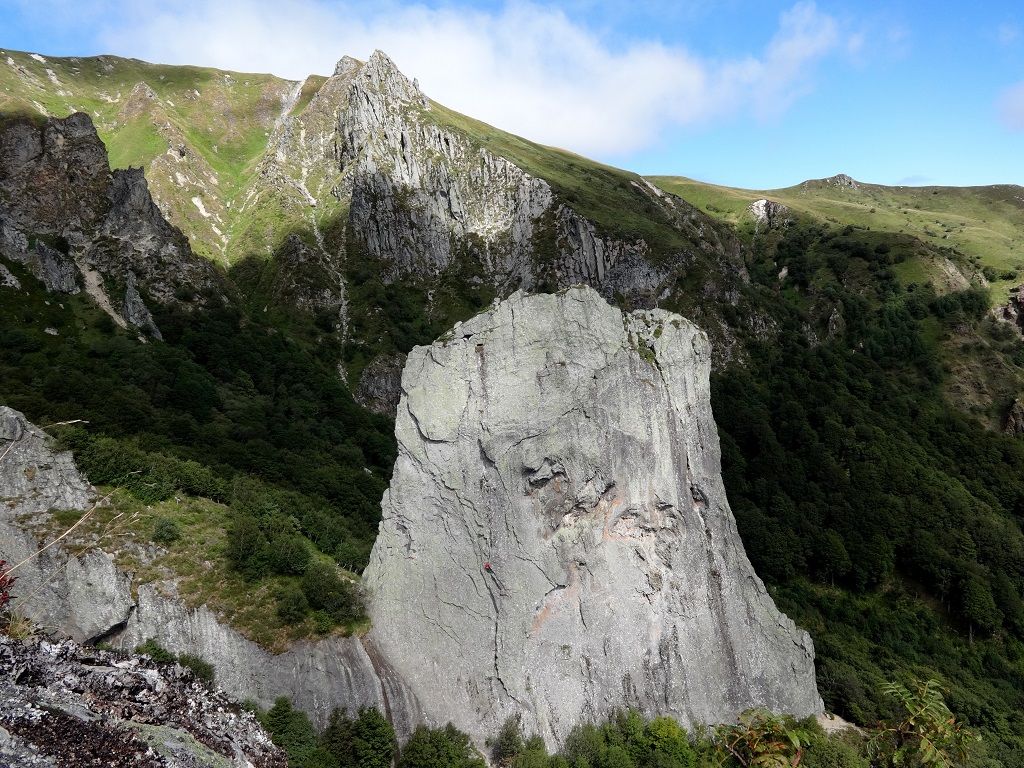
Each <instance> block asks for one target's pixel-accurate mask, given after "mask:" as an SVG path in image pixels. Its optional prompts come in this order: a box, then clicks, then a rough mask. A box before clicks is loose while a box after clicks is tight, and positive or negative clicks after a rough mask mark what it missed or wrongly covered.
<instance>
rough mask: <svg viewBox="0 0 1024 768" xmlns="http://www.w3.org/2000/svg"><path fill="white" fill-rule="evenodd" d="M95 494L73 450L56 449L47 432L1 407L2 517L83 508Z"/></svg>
mask: <svg viewBox="0 0 1024 768" xmlns="http://www.w3.org/2000/svg"><path fill="white" fill-rule="evenodd" d="M94 496H95V489H93V488H92V487H91V486H90V485H89V483H88V482H87V481H86V480H85V478H84V477H82V475H81V474H80V473H79V472H78V469H77V468H76V467H75V462H74V460H73V459H72V458H71V453H70V452H68V451H54V450H53V448H52V447H51V446H50V438H49V436H48V435H47V434H46V433H45V432H43V431H42V430H40V429H38V428H37V427H35V426H33V425H32V424H30V423H29V422H28V420H27V419H26V418H25V416H24V415H23V414H21V413H19V412H18V411H16V410H14V409H13V408H8V407H7V406H0V499H2V502H0V518H6V519H12V518H14V517H17V516H19V515H23V514H39V513H43V512H47V511H49V510H50V509H81V510H84V509H88V508H89V506H91V504H92V500H93V497H94ZM8 559H10V558H8Z"/></svg>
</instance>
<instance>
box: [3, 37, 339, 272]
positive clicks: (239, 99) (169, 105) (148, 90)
mask: <svg viewBox="0 0 1024 768" xmlns="http://www.w3.org/2000/svg"><path fill="white" fill-rule="evenodd" d="M316 82H318V81H317V80H311V81H310V82H308V83H307V84H306V86H307V87H306V88H305V89H303V87H302V85H303V84H301V83H294V82H290V81H287V80H282V79H281V78H278V77H274V76H272V75H259V74H239V73H235V72H226V71H222V70H215V69H207V68H202V67H189V66H164V65H158V64H149V63H146V62H143V61H138V60H136V59H123V58H119V57H116V56H95V57H82V58H77V57H76V58H50V57H43V56H39V55H38V54H28V53H21V52H17V51H2V52H0V112H6V113H19V112H20V113H30V114H31V113H36V114H42V115H53V116H58V117H64V116H66V115H68V114H70V113H72V112H86V113H88V114H89V115H90V116H91V117H92V118H93V122H94V123H95V125H96V128H97V131H98V132H99V134H100V138H102V139H103V141H104V143H105V144H106V145H107V147H108V148H109V152H110V163H111V167H113V168H127V167H129V166H133V167H138V166H142V167H144V168H146V169H147V171H149V170H150V168H151V166H152V165H153V163H155V162H163V163H165V164H166V167H165V169H164V172H162V173H153V172H148V173H147V177H148V179H149V181H150V188H151V191H152V192H153V196H154V198H155V199H156V201H157V203H158V204H159V205H160V207H161V209H162V210H163V211H164V213H165V215H168V216H169V218H170V220H171V222H172V223H173V224H175V225H177V226H179V227H180V228H181V229H182V230H183V231H184V232H185V233H186V234H187V235H188V236H189V239H190V240H191V242H192V247H193V250H195V251H196V253H199V254H201V255H203V256H206V257H207V258H212V259H214V260H217V261H221V262H222V263H223V261H224V259H226V258H228V257H229V249H228V248H227V247H226V246H227V243H228V241H229V240H230V230H231V227H232V225H233V219H234V216H233V212H232V210H231V208H232V206H233V205H237V203H238V202H239V199H238V198H239V195H240V194H242V192H243V191H244V190H245V189H246V188H247V186H248V185H249V183H250V182H251V180H252V174H253V173H254V172H255V170H256V163H257V161H258V160H259V159H260V158H261V157H262V155H263V153H264V151H265V149H266V146H267V141H268V138H269V136H270V133H271V131H272V130H273V127H274V124H275V121H277V120H278V119H279V118H280V117H281V116H282V115H283V114H287V113H288V112H290V111H294V110H300V109H302V108H303V107H304V106H305V105H307V104H308V103H309V99H310V98H311V94H310V91H311V90H312V88H313V87H314V86H315V84H316ZM319 82H322V79H321V80H319Z"/></svg>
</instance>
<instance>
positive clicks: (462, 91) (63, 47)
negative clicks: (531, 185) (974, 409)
mask: <svg viewBox="0 0 1024 768" xmlns="http://www.w3.org/2000/svg"><path fill="white" fill-rule="evenodd" d="M0 47H6V48H11V49H15V50H27V51H33V52H37V53H41V54H43V55H51V56H70V55H79V56H81V55H95V54H101V53H109V54H116V55H120V56H131V57H135V58H140V59H144V60H147V61H153V62H160V63H167V64H186V63H187V64H198V65H206V66H216V67H222V68H225V69H233V70H237V71H242V72H272V73H274V74H277V75H281V76H282V77H287V78H290V79H301V78H302V77H304V76H305V75H307V74H311V73H319V74H330V73H331V72H332V71H333V67H334V63H335V61H336V60H337V59H339V58H340V57H341V56H342V55H343V54H349V55H352V56H355V57H357V58H366V57H367V56H368V55H369V54H370V53H371V52H372V51H373V50H374V49H376V48H380V49H382V50H384V51H385V52H386V53H387V54H388V55H389V56H391V58H392V59H394V60H395V62H396V63H397V64H398V66H399V67H400V68H401V69H402V70H403V72H405V73H406V74H407V75H408V76H410V77H416V78H418V79H419V81H420V85H421V87H422V88H423V90H424V91H425V92H426V93H427V95H428V96H430V97H431V98H434V99H436V100H437V101H439V102H441V103H443V104H445V105H447V106H449V107H452V108H453V109H457V110H459V111H461V112H464V113H466V114H469V115H472V116H473V117H476V118H479V119H481V120H485V121H487V122H489V123H492V124H494V125H496V126H498V127H500V128H503V129H505V130H509V131H512V132H513V133H517V134H520V135H522V136H525V137H527V138H529V139H532V140H535V141H539V142H542V143H545V144H552V145H556V146H560V147H564V148H566V149H570V150H572V151H575V152H578V153H580V154H583V155H586V156H588V157H592V158H594V159H597V160H601V161H604V162H607V163H610V164H612V165H617V166H620V167H623V168H628V169H630V170H634V171H637V172H639V173H644V174H674V175H683V176H690V177H692V178H697V179H700V180H702V181H709V182H712V183H716V184H724V185H729V186H739V187H747V188H751V189H771V188H777V187H783V186H789V185H791V184H796V183H799V182H800V181H802V180H804V179H808V178H820V177H823V176H831V175H833V174H836V173H847V174H849V175H851V176H853V177H854V178H857V179H859V180H862V181H868V182H874V183H879V184H890V185H898V184H942V185H975V184H996V183H1012V184H1024V3H1021V2H1020V0H1005V1H999V0H992V1H988V2H984V3H974V4H969V3H964V2H962V0H961V1H960V2H949V1H947V0H934V1H933V2H926V1H925V0H884V1H882V0H860V1H859V2H853V1H852V0H815V1H814V2H810V1H806V0H801V1H799V2H793V1H792V0H789V1H786V2H775V1H774V0H759V1H758V2H753V1H750V0H675V2H661V1H660V0H655V1H652V2H642V1H641V2H633V3H628V4H627V3H621V2H611V1H609V0H564V1H563V2H559V3H543V4H541V3H536V2H526V1H522V2H489V1H487V0H480V1H478V2H458V1H454V0H453V1H450V2H439V1H430V2H420V3H412V2H403V1H400V0H393V1H391V2H377V3H374V2H366V1H364V2H349V1H348V0H290V1H289V0H161V1H160V2H157V1H156V0H0Z"/></svg>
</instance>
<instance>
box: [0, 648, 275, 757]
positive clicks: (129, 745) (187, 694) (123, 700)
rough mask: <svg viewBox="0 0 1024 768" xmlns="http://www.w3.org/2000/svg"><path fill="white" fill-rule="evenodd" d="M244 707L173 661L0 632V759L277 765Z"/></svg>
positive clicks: (266, 738) (266, 739) (264, 737)
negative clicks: (25, 639)
mask: <svg viewBox="0 0 1024 768" xmlns="http://www.w3.org/2000/svg"><path fill="white" fill-rule="evenodd" d="M287 764H288V761H287V758H286V756H285V754H284V753H283V752H282V751H281V750H280V749H278V748H277V747H275V746H274V745H273V744H272V743H271V741H270V737H269V735H268V734H267V733H266V731H264V730H263V728H262V727H261V726H260V725H259V723H258V722H257V721H256V718H255V717H254V716H253V715H252V713H251V712H246V711H244V710H242V708H241V707H239V705H238V704H237V702H234V701H232V700H230V699H229V698H228V697H227V696H225V695H224V694H223V693H220V692H216V691H212V690H210V689H208V688H206V687H205V686H204V685H202V684H201V683H199V682H198V681H197V680H196V679H195V676H194V675H193V673H192V672H191V671H190V670H187V669H185V668H183V667H180V666H178V665H162V666H158V665H156V664H154V663H153V662H152V661H151V660H150V659H149V658H148V657H137V656H136V657H126V656H122V655H118V654H114V653H110V652H105V651H98V650H96V649H84V648H81V647H79V646H78V645H76V644H75V643H74V642H71V641H67V640H66V641H63V642H60V643H49V642H46V641H41V642H27V643H23V642H20V641H16V640H12V639H10V638H7V637H5V636H3V635H0V765H4V766H6V767H7V768H29V767H30V766H67V767H71V768H78V766H82V767H83V768H84V767H85V766H92V765H104V766H108V767H109V768H121V767H122V766H123V767H124V768H128V767H129V766H133V767H134V766H143V767H144V768H162V767H166V768H199V766H208V767H209V768H215V767H216V768H227V766H249V768H286V766H287Z"/></svg>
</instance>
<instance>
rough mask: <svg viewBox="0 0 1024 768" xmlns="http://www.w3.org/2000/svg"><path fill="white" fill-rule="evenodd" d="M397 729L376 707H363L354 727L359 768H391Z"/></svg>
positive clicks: (353, 737) (353, 745) (353, 733)
mask: <svg viewBox="0 0 1024 768" xmlns="http://www.w3.org/2000/svg"><path fill="white" fill-rule="evenodd" d="M396 746H397V745H396V743H395V729H394V728H392V727H391V723H389V722H388V721H387V720H386V719H384V715H382V714H381V713H380V710H379V709H377V708H376V707H361V708H360V710H359V717H358V719H357V720H356V721H355V723H354V724H353V725H352V748H353V752H354V753H355V757H356V763H357V765H358V766H359V768H390V766H391V760H392V759H393V758H394V756H395V748H396Z"/></svg>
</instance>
